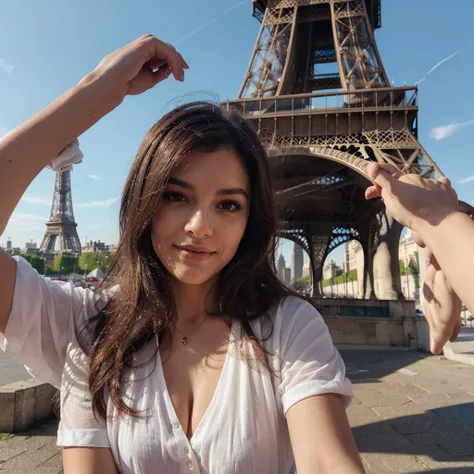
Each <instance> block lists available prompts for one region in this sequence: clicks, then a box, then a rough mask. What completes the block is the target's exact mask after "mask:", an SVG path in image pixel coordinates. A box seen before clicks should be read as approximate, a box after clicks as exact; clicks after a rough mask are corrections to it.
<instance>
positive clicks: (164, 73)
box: [153, 64, 171, 85]
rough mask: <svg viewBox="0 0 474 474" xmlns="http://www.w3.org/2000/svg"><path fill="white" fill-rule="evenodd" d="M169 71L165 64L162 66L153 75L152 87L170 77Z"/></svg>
mask: <svg viewBox="0 0 474 474" xmlns="http://www.w3.org/2000/svg"><path fill="white" fill-rule="evenodd" d="M170 74H171V69H170V68H169V66H168V65H167V64H165V65H163V66H161V67H160V69H158V71H155V72H154V73H153V85H156V84H158V83H160V82H162V81H164V80H166V79H168V77H170Z"/></svg>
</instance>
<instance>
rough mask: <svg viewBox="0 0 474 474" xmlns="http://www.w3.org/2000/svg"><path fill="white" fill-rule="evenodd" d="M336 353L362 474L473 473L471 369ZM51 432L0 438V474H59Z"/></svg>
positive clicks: (439, 361)
mask: <svg viewBox="0 0 474 474" xmlns="http://www.w3.org/2000/svg"><path fill="white" fill-rule="evenodd" d="M341 354H342V356H343V357H344V360H345V362H346V364H347V371H348V376H349V377H350V378H351V380H352V382H353V384H354V394H355V397H356V398H355V400H354V401H353V403H352V404H351V406H350V407H349V409H348V415H349V419H350V422H351V426H352V427H353V432H354V435H355V438H356V441H357V445H358V447H359V450H360V453H361V456H362V459H363V461H364V464H365V467H366V469H367V472H368V473H385V472H392V473H393V472H395V473H397V472H398V473H402V472H406V473H412V474H415V473H416V474H418V473H427V472H431V473H440V474H470V473H474V367H472V366H469V365H464V364H461V363H457V362H453V361H450V360H447V359H446V358H445V357H442V356H430V355H428V354H423V353H420V352H414V351H409V350H405V349H384V350H381V349H370V350H356V349H341ZM56 429H57V421H56V422H55V421H51V422H49V423H46V424H44V425H42V426H38V427H36V428H34V429H32V430H29V431H28V432H27V433H22V434H21V435H16V436H13V437H11V438H9V439H2V437H1V435H0V474H1V473H2V472H6V473H11V474H32V473H35V474H36V473H38V474H59V473H62V465H61V454H60V451H59V449H58V448H57V447H56V446H55V442H56V438H55V434H56ZM3 438H6V436H3ZM222 474H225V473H222Z"/></svg>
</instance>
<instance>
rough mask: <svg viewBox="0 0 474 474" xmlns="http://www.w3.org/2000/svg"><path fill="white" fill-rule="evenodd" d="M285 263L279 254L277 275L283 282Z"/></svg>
mask: <svg viewBox="0 0 474 474" xmlns="http://www.w3.org/2000/svg"><path fill="white" fill-rule="evenodd" d="M285 268H286V262H285V257H284V256H283V254H280V256H279V257H278V260H277V275H278V278H279V279H280V280H281V281H285Z"/></svg>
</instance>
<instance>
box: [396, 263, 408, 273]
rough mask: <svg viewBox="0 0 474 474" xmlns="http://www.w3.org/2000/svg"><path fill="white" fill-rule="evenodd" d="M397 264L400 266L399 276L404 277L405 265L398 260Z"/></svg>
mask: <svg viewBox="0 0 474 474" xmlns="http://www.w3.org/2000/svg"><path fill="white" fill-rule="evenodd" d="M398 263H399V264H400V275H405V274H406V271H405V263H404V262H403V260H399V261H398Z"/></svg>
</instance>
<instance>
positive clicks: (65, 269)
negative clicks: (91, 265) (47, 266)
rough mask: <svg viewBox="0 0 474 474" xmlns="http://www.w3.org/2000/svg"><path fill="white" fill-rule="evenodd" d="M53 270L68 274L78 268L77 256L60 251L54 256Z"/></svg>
mask: <svg viewBox="0 0 474 474" xmlns="http://www.w3.org/2000/svg"><path fill="white" fill-rule="evenodd" d="M53 270H54V271H55V272H57V273H61V274H62V275H69V274H70V273H73V271H74V270H76V271H77V270H78V258H77V257H76V256H74V255H72V254H70V253H68V252H62V253H60V254H59V255H56V257H55V258H54V265H53Z"/></svg>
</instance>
